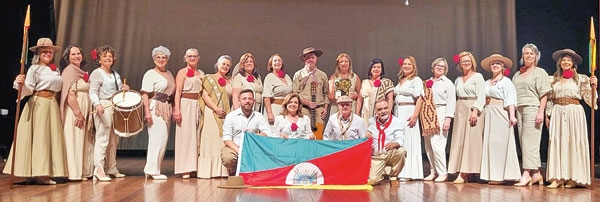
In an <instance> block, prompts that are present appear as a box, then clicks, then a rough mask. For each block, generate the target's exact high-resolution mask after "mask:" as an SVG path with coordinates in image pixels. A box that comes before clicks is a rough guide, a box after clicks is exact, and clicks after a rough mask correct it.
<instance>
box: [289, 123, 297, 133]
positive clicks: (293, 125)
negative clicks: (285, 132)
mask: <svg viewBox="0 0 600 202" xmlns="http://www.w3.org/2000/svg"><path fill="white" fill-rule="evenodd" d="M290 128H291V129H292V131H294V132H296V131H297V130H298V125H297V124H296V123H292V127H290Z"/></svg>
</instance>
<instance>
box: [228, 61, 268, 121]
mask: <svg viewBox="0 0 600 202" xmlns="http://www.w3.org/2000/svg"><path fill="white" fill-rule="evenodd" d="M255 61H256V59H255V58H254V55H252V54H251V53H244V54H243V55H242V56H241V57H240V61H239V63H238V64H237V65H236V68H234V70H233V74H232V81H231V87H232V90H233V91H232V94H231V97H232V102H233V109H232V110H236V109H237V108H240V101H239V96H240V91H241V90H242V89H252V91H253V92H254V111H257V112H260V113H262V110H263V109H262V108H263V104H262V102H263V96H262V93H263V84H262V78H261V77H260V74H259V73H258V69H256V66H255Z"/></svg>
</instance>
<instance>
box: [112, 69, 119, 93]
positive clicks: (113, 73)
mask: <svg viewBox="0 0 600 202" xmlns="http://www.w3.org/2000/svg"><path fill="white" fill-rule="evenodd" d="M110 73H112V75H113V78H115V88H117V89H116V90H117V91H119V84H118V83H117V76H116V75H115V71H113V70H112V69H111V70H110Z"/></svg>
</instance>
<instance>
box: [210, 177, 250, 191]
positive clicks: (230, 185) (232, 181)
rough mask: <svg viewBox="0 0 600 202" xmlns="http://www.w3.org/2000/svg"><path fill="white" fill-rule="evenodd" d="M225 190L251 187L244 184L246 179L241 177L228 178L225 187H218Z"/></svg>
mask: <svg viewBox="0 0 600 202" xmlns="http://www.w3.org/2000/svg"><path fill="white" fill-rule="evenodd" d="M217 187H219V188H223V189H245V188H248V187H251V186H248V185H245V184H244V178H243V177H241V176H229V177H227V181H225V185H219V186H217Z"/></svg>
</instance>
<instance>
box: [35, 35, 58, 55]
mask: <svg viewBox="0 0 600 202" xmlns="http://www.w3.org/2000/svg"><path fill="white" fill-rule="evenodd" d="M41 47H52V49H54V51H55V52H58V51H60V46H55V45H54V43H52V39H50V38H39V39H38V40H37V44H36V45H35V46H33V47H31V48H29V50H30V51H32V52H37V49H38V48H41Z"/></svg>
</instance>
